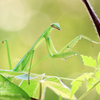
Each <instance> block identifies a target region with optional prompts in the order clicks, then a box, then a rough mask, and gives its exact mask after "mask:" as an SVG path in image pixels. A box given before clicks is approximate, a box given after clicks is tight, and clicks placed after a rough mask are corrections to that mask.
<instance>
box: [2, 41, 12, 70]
mask: <svg viewBox="0 0 100 100" xmlns="http://www.w3.org/2000/svg"><path fill="white" fill-rule="evenodd" d="M0 43H5V44H6V48H7V56H8V63H9V69H10V70H12V65H11V59H10V53H9V46H8V42H7V40H2V41H0Z"/></svg>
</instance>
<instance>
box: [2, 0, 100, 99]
mask: <svg viewBox="0 0 100 100" xmlns="http://www.w3.org/2000/svg"><path fill="white" fill-rule="evenodd" d="M89 1H90V2H91V5H92V6H93V8H94V10H95V12H96V13H97V15H98V17H99V18H100V10H99V9H100V1H99V0H89ZM66 11H67V12H66ZM65 12H66V14H65V15H64V16H63V17H62V18H61V19H60V20H59V24H60V26H61V31H60V32H59V31H58V30H53V31H52V32H51V34H50V37H51V39H52V41H53V43H54V45H55V48H56V49H57V51H59V50H60V49H61V48H62V47H63V46H65V45H66V44H67V43H69V42H70V41H71V40H72V39H74V38H75V37H76V36H78V35H86V36H88V37H90V38H91V39H93V40H95V41H99V39H98V37H97V33H96V31H95V30H94V26H93V24H92V21H91V20H90V18H89V15H88V14H87V11H86V8H85V6H84V4H83V3H82V2H81V0H0V40H3V39H7V40H8V43H9V49H10V55H11V61H12V66H13V68H14V66H15V65H16V64H17V63H18V61H19V60H20V59H21V58H22V57H23V55H24V54H25V53H26V52H27V51H28V50H29V48H30V47H31V46H32V45H33V43H34V42H35V41H36V40H37V39H38V37H39V36H40V35H41V34H42V33H43V32H44V30H45V29H46V28H47V27H48V26H49V25H50V24H51V23H54V22H57V20H58V19H59V18H60V17H61V16H62V15H63V14H64V13H65ZM73 51H77V52H79V53H80V54H83V55H87V56H91V57H93V58H94V59H97V55H98V53H99V51H100V46H99V45H96V44H94V47H92V45H91V43H89V42H88V41H86V40H84V39H82V40H80V41H79V42H78V43H77V45H76V46H75V47H74V48H73ZM46 55H48V52H47V48H46V45H45V42H43V43H42V44H41V45H40V46H39V48H38V49H37V50H36V51H35V54H34V57H33V63H35V62H37V61H39V60H40V59H42V58H43V57H44V56H46ZM53 62H54V65H55V67H56V70H57V73H58V74H59V76H60V77H67V78H76V77H78V76H80V75H82V74H83V73H86V72H92V71H94V69H92V68H90V67H87V66H85V69H82V65H81V62H80V61H79V59H78V57H77V56H73V57H71V58H69V59H67V60H66V61H63V60H61V59H53ZM0 69H9V67H8V61H7V53H6V46H5V45H4V44H0ZM31 72H32V73H38V74H42V73H46V75H52V76H54V75H56V73H55V71H54V68H53V65H52V63H51V60H50V58H47V59H46V60H44V61H43V62H41V63H40V64H38V65H37V66H35V67H34V68H33V69H32V70H31ZM63 81H64V83H65V84H66V85H67V86H69V87H71V86H70V82H71V81H68V80H67V81H65V80H63ZM85 91H86V86H85V84H83V85H82V87H81V88H80V89H79V90H78V92H77V93H76V97H77V98H79V97H80V96H81V95H82V94H83V93H84V92H85ZM45 96H46V97H45V100H58V96H57V95H56V94H55V93H53V91H51V90H49V89H47V91H46V95H45ZM91 96H92V97H91ZM90 98H91V100H99V99H100V96H99V95H98V94H97V92H96V90H95V89H94V90H93V91H92V92H91V93H90V94H88V95H87V96H86V97H85V98H84V100H90Z"/></svg>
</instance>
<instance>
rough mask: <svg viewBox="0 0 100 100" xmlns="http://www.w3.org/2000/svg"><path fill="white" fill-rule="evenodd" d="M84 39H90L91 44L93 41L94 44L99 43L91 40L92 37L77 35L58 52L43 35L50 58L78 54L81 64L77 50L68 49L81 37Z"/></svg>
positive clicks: (49, 39) (47, 37)
mask: <svg viewBox="0 0 100 100" xmlns="http://www.w3.org/2000/svg"><path fill="white" fill-rule="evenodd" d="M81 38H83V39H86V40H88V41H90V42H91V43H92V44H93V43H96V44H99V43H97V42H95V41H93V40H92V39H90V38H88V37H86V36H83V35H80V36H77V37H76V38H75V39H73V40H72V41H71V42H69V43H68V44H67V45H66V46H65V47H63V48H62V49H61V50H60V52H59V53H58V52H57V51H56V49H55V47H54V45H53V43H52V40H51V38H50V37H49V36H45V41H46V45H47V49H48V52H49V55H50V56H51V57H52V58H63V59H65V58H68V57H70V56H73V55H78V57H79V59H80V61H81V63H82V64H83V60H82V58H81V56H80V54H79V53H78V52H75V51H71V52H70V50H71V49H72V48H73V47H74V46H75V45H76V43H77V42H78V41H79V40H80V39H81Z"/></svg>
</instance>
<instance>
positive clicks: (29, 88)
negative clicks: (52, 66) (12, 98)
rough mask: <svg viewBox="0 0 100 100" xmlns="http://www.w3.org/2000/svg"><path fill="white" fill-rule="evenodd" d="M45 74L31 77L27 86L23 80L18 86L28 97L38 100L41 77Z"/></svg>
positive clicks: (26, 82)
mask: <svg viewBox="0 0 100 100" xmlns="http://www.w3.org/2000/svg"><path fill="white" fill-rule="evenodd" d="M44 75H45V74H41V75H38V76H36V77H33V79H32V80H30V84H28V81H26V80H24V81H22V83H21V84H20V87H21V88H22V89H23V90H24V91H26V92H27V93H28V95H29V96H30V97H34V98H36V99H39V96H40V81H41V80H42V78H43V76H44Z"/></svg>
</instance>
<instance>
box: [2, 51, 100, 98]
mask: <svg viewBox="0 0 100 100" xmlns="http://www.w3.org/2000/svg"><path fill="white" fill-rule="evenodd" d="M81 56H82V58H83V62H84V65H85V66H89V67H92V68H94V72H91V73H84V74H83V75H81V76H79V77H78V78H76V79H74V80H73V81H72V82H71V85H72V87H71V89H70V88H69V87H68V86H66V85H65V84H64V83H63V82H62V81H61V79H60V78H59V77H56V76H46V75H45V74H41V75H37V74H34V73H31V76H30V77H29V78H30V84H28V75H27V74H26V72H16V71H11V70H0V73H1V74H0V94H1V96H0V99H7V100H13V99H15V100H18V99H20V100H31V99H32V98H34V100H38V99H39V100H44V98H45V92H46V88H47V87H48V88H50V89H51V90H53V91H54V92H55V93H56V94H57V95H59V100H62V98H66V99H71V100H77V98H76V97H75V92H76V91H78V90H79V87H80V86H81V85H82V83H85V84H86V87H87V91H86V93H84V94H83V95H82V96H81V97H80V98H79V99H78V100H81V99H83V98H84V97H85V96H86V95H87V94H88V93H90V91H91V90H92V89H93V88H96V91H97V93H98V94H100V53H99V54H98V57H97V62H96V60H94V59H93V58H92V57H88V56H84V55H81ZM3 75H4V76H9V77H15V78H16V79H20V80H21V82H20V85H19V86H17V85H15V84H14V83H12V82H11V81H9V80H8V79H7V78H5V77H4V76H3ZM31 97H32V98H31Z"/></svg>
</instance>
